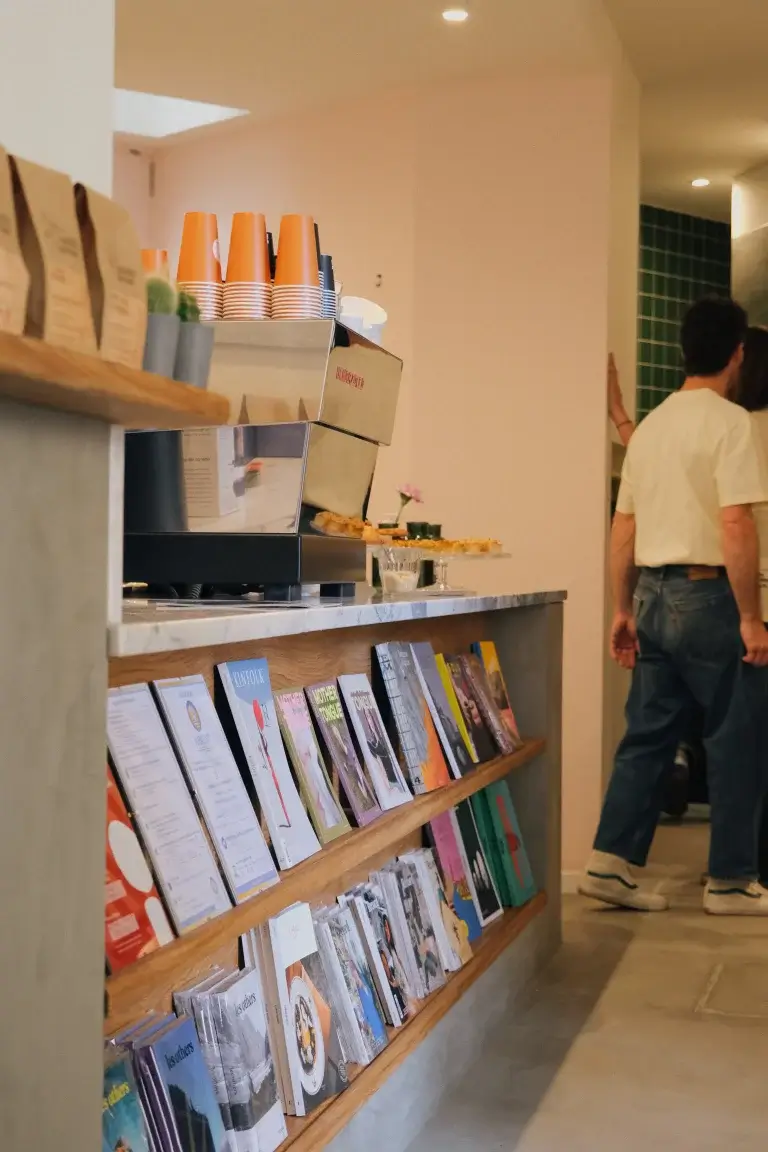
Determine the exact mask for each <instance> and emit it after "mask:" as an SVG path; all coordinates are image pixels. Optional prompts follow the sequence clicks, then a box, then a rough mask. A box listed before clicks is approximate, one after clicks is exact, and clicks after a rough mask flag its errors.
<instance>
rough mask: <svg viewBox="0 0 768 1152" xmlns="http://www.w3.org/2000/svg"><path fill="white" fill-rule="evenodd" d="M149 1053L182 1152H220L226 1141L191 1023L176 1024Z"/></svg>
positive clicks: (198, 1043)
mask: <svg viewBox="0 0 768 1152" xmlns="http://www.w3.org/2000/svg"><path fill="white" fill-rule="evenodd" d="M149 1052H150V1054H151V1059H152V1062H153V1065H154V1069H155V1074H156V1076H157V1079H158V1082H159V1083H160V1084H162V1087H163V1091H164V1095H165V1099H166V1103H167V1104H169V1105H170V1111H171V1116H172V1118H173V1123H174V1124H175V1128H176V1133H177V1135H178V1139H179V1144H180V1147H181V1149H182V1152H224V1150H225V1149H226V1147H227V1144H228V1143H229V1141H228V1137H227V1133H226V1131H225V1129H224V1123H223V1121H222V1119H221V1111H220V1109H219V1105H218V1104H217V1103H216V1096H215V1094H214V1091H213V1085H212V1084H211V1078H210V1076H209V1074H208V1069H207V1068H206V1066H205V1061H204V1060H203V1056H202V1053H201V1051H200V1042H199V1040H198V1038H197V1032H196V1031H195V1025H194V1023H193V1021H192V1020H189V1019H187V1018H185V1019H183V1020H179V1022H178V1024H177V1025H176V1027H173V1028H171V1029H169V1031H167V1032H165V1033H163V1034H162V1035H161V1036H160V1037H159V1038H157V1039H155V1040H153V1041H151V1043H150V1044H149Z"/></svg>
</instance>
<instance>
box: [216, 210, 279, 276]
mask: <svg viewBox="0 0 768 1152" xmlns="http://www.w3.org/2000/svg"><path fill="white" fill-rule="evenodd" d="M227 280H232V281H236V282H238V281H239V282H240V283H251V284H269V282H270V275H269V252H268V251H267V222H266V220H265V219H264V217H263V216H262V215H261V213H260V212H235V214H234V216H233V217H232V235H231V236H230V239H229V258H228V259H227Z"/></svg>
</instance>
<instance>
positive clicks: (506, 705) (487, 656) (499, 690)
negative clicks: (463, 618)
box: [472, 640, 523, 748]
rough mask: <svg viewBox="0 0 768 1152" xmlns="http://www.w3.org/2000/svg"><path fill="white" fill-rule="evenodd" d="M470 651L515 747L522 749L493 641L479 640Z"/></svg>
mask: <svg viewBox="0 0 768 1152" xmlns="http://www.w3.org/2000/svg"><path fill="white" fill-rule="evenodd" d="M472 651H473V652H474V653H475V655H476V656H479V657H480V659H481V660H482V662H483V667H484V668H485V674H486V676H487V677H488V685H489V687H490V689H491V695H492V696H493V700H494V703H495V705H496V707H497V708H498V710H499V712H500V713H501V718H502V720H503V721H504V723H505V724H506V726H507V728H508V730H509V734H510V736H511V737H512V739H513V740H514V741H515V743H516V744H517V747H518V748H522V746H523V741H522V739H521V738H520V730H519V728H518V727H517V720H515V714H514V712H513V711H512V705H511V703H510V700H509V692H507V685H506V684H505V682H504V674H503V672H502V671H501V664H500V662H499V654H498V652H497V651H496V645H495V644H494V642H493V640H480V641H478V642H477V643H475V644H473V645H472Z"/></svg>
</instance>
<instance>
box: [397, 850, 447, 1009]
mask: <svg viewBox="0 0 768 1152" xmlns="http://www.w3.org/2000/svg"><path fill="white" fill-rule="evenodd" d="M394 873H395V876H396V877H397V884H398V888H399V889H400V897H401V899H402V901H403V911H404V912H405V919H406V923H407V925H408V932H409V934H410V939H411V946H412V949H413V954H414V957H415V959H416V964H417V966H418V967H419V969H420V971H421V974H422V979H423V980H424V987H425V988H426V991H427V995H429V994H430V992H436V991H437V989H438V988H442V986H443V984H445V972H444V971H443V966H442V964H441V962H440V951H439V949H438V946H437V939H436V937H435V929H434V926H433V924H432V919H431V917H430V915H429V908H428V906H427V901H426V898H425V896H424V893H423V891H422V888H421V882H420V881H419V877H418V873H417V871H416V868H415V867H414V865H413V864H411V863H409V862H408V861H398V863H397V864H396V865H395V868H394Z"/></svg>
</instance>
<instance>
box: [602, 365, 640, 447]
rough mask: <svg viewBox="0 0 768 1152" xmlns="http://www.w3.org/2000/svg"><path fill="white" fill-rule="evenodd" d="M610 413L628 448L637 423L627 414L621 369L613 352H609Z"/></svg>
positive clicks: (620, 436)
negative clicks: (620, 378)
mask: <svg viewBox="0 0 768 1152" xmlns="http://www.w3.org/2000/svg"><path fill="white" fill-rule="evenodd" d="M608 415H609V416H610V418H611V420H612V421H613V423H614V425H615V427H616V431H617V432H618V434H619V439H620V440H621V442H622V444H623V445H624V447H625V448H626V446H627V444H629V442H630V440H631V439H632V433H633V432H634V430H635V424H634V421H633V420H631V419H630V417H629V416H628V415H627V410H626V408H625V407H624V397H623V396H622V393H621V384H620V383H619V371H618V368H617V367H616V361H615V360H614V358H613V352H610V353H609V354H608Z"/></svg>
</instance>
